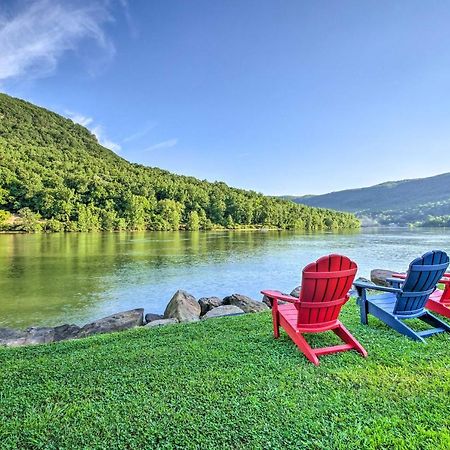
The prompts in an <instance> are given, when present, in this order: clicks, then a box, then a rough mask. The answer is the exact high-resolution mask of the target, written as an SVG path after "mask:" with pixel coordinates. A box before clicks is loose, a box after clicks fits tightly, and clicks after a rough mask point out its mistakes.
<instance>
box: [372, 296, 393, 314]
mask: <svg viewBox="0 0 450 450" xmlns="http://www.w3.org/2000/svg"><path fill="white" fill-rule="evenodd" d="M367 301H368V302H369V303H372V305H375V306H378V308H381V309H382V310H383V311H386V312H388V313H389V314H393V312H394V307H395V302H396V301H397V296H396V295H395V294H390V293H386V294H380V295H374V296H373V297H367Z"/></svg>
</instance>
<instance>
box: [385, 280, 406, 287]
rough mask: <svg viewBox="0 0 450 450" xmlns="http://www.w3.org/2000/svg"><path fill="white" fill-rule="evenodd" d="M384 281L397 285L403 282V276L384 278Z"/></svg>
mask: <svg viewBox="0 0 450 450" xmlns="http://www.w3.org/2000/svg"><path fill="white" fill-rule="evenodd" d="M386 281H387V282H388V283H391V284H393V285H394V286H393V287H399V286H400V284H402V283H404V282H405V279H404V278H386ZM395 285H397V286H395Z"/></svg>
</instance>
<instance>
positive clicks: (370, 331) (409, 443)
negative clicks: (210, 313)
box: [0, 300, 450, 450]
mask: <svg viewBox="0 0 450 450" xmlns="http://www.w3.org/2000/svg"><path fill="white" fill-rule="evenodd" d="M342 320H343V322H344V323H345V324H346V325H347V327H348V328H349V329H350V330H351V331H352V332H353V333H354V334H355V336H356V337H357V338H358V339H359V340H360V342H361V343H362V344H363V345H364V346H365V347H366V348H367V350H368V352H369V356H368V358H367V359H364V358H361V357H360V356H359V355H358V354H357V353H355V352H345V353H341V354H336V355H330V356H325V357H323V358H322V359H321V365H320V366H319V367H315V366H313V365H312V364H311V363H309V362H308V361H307V360H306V359H305V358H304V357H303V356H302V355H301V353H300V352H298V350H297V349H296V347H295V346H294V344H293V343H292V341H291V340H290V339H289V338H288V337H287V336H286V334H285V333H283V334H282V337H281V338H280V339H279V340H278V341H275V340H274V339H273V338H272V325H271V317H270V313H268V312H266V313H260V314H246V315H243V316H237V317H225V318H221V319H212V320H207V321H200V322H196V323H190V324H177V325H173V326H166V327H162V328H158V329H154V328H153V329H151V328H145V327H141V328H137V329H135V330H131V331H124V332H122V333H117V334H111V335H101V336H93V337H90V338H86V339H82V340H75V341H68V342H62V343H57V344H50V345H43V346H36V347H25V348H18V349H4V348H3V349H0V367H1V370H0V386H1V397H0V398H1V404H2V407H1V408H0V442H1V446H2V448H44V447H46V448H86V447H87V446H89V448H105V446H107V447H109V448H119V447H121V448H124V447H126V448H186V449H188V448H211V449H216V448H221V449H222V448H308V449H310V448H317V449H329V448H336V449H345V450H350V449H362V448H404V449H415V448H421V449H444V448H448V447H449V445H450V432H449V426H450V420H449V417H450V414H449V405H448V393H449V390H450V375H449V370H448V368H449V366H450V356H449V351H448V348H449V339H450V337H449V336H448V335H440V336H435V337H432V338H430V339H429V340H428V341H427V342H428V344H427V345H422V344H420V343H416V342H413V341H411V340H408V339H406V338H404V337H402V336H400V335H398V334H396V333H395V332H394V331H392V330H391V329H388V328H387V327H385V326H384V325H382V324H381V323H380V322H378V321H377V320H376V319H373V320H371V324H370V325H371V326H370V327H364V326H362V325H360V324H359V318H358V313H357V309H356V308H355V305H354V301H353V300H351V301H350V302H349V303H348V304H347V305H346V306H345V307H344V310H343V313H342ZM311 338H312V339H311V342H312V343H314V345H315V346H317V345H329V344H330V343H331V341H332V336H328V335H326V334H322V335H317V336H312V337H311Z"/></svg>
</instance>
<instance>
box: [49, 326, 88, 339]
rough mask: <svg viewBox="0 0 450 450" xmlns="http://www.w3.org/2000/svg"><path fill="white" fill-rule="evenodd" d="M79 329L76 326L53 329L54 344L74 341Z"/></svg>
mask: <svg viewBox="0 0 450 450" xmlns="http://www.w3.org/2000/svg"><path fill="white" fill-rule="evenodd" d="M80 330H81V328H80V327H79V326H77V325H73V324H72V325H69V324H64V325H60V326H58V327H55V328H54V331H55V342H59V341H65V340H67V339H75V338H76V337H77V336H78V333H79V332H80Z"/></svg>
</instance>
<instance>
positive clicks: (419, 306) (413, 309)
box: [393, 250, 449, 317]
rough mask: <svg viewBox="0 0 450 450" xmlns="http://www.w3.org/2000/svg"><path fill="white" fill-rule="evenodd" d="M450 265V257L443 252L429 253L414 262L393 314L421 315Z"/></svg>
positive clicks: (405, 315)
mask: <svg viewBox="0 0 450 450" xmlns="http://www.w3.org/2000/svg"><path fill="white" fill-rule="evenodd" d="M448 264H449V257H448V255H447V253H445V252H443V251H442V250H433V251H431V252H427V253H425V254H424V255H423V256H421V257H420V258H416V259H415V260H414V261H412V262H411V264H410V265H409V269H408V272H407V274H406V278H405V281H404V283H403V285H402V293H401V294H398V295H397V301H396V303H395V306H394V311H393V313H394V314H396V315H399V316H404V317H408V316H411V317H413V316H415V315H417V314H420V313H421V312H422V311H423V309H424V307H425V304H426V302H427V301H428V298H429V297H430V295H431V294H432V293H433V292H434V290H435V289H436V284H437V283H438V281H439V280H440V279H441V278H442V276H443V275H444V273H445V271H446V270H447V268H448Z"/></svg>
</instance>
